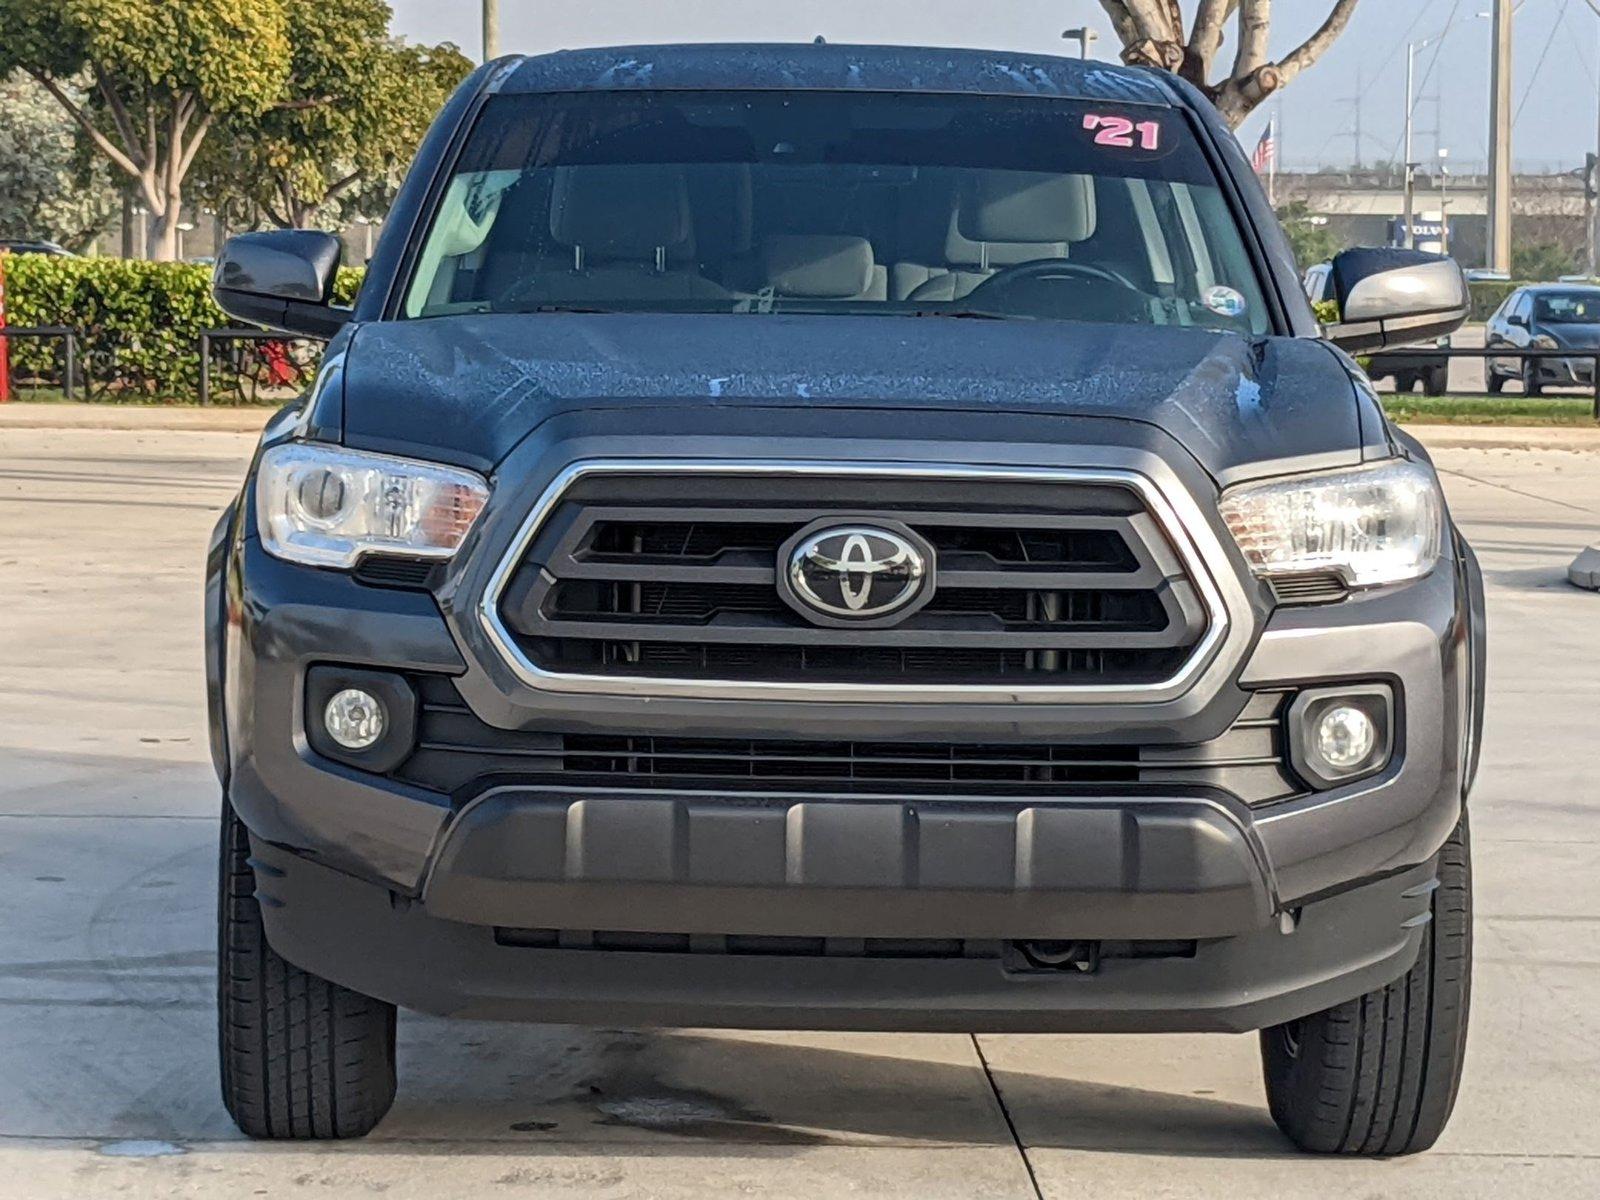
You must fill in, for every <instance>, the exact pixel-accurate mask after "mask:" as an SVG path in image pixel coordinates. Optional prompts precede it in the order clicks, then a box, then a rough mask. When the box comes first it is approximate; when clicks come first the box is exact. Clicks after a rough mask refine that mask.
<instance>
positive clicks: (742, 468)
mask: <svg viewBox="0 0 1600 1200" xmlns="http://www.w3.org/2000/svg"><path fill="white" fill-rule="evenodd" d="M604 474H611V475H643V474H659V475H672V474H718V475H769V476H774V477H786V476H787V477H793V476H830V475H831V476H848V477H868V478H871V477H879V478H897V479H934V480H958V481H959V480H971V481H973V482H975V483H977V482H997V481H1015V482H1025V483H1051V482H1061V483H1074V484H1102V485H1110V486H1117V487H1124V488H1128V489H1130V490H1132V491H1134V492H1135V493H1136V494H1137V495H1138V496H1139V497H1140V499H1141V500H1142V501H1143V503H1144V504H1145V507H1146V508H1147V509H1148V511H1149V512H1150V514H1151V516H1152V517H1153V518H1154V519H1155V521H1156V523H1157V524H1158V525H1159V526H1160V528H1161V530H1162V532H1163V533H1164V534H1165V536H1166V537H1167V539H1168V541H1169V542H1170V543H1171V545H1172V547H1173V549H1174V550H1175V552H1176V553H1177V555H1178V557H1179V558H1180V559H1181V561H1182V563H1183V566H1184V569H1185V571H1186V572H1187V574H1188V577H1189V579H1190V580H1191V581H1192V583H1193V586H1194V588H1195V591H1196V593H1197V594H1198V595H1199V597H1200V600H1201V602H1202V605H1203V606H1204V608H1205V611H1206V615H1207V619H1208V624H1207V628H1206V630H1205V632H1204V634H1203V635H1202V636H1201V638H1200V639H1199V641H1198V642H1197V643H1196V645H1195V647H1194V650H1193V652H1192V653H1191V654H1190V656H1189V657H1188V659H1186V660H1185V662H1184V664H1183V665H1182V667H1181V668H1180V669H1179V670H1178V671H1177V672H1175V673H1174V674H1173V676H1172V677H1171V678H1169V679H1166V680H1162V681H1160V682H1158V683H1139V684H1116V685H1094V684H1072V685H1063V684H1037V685H1032V684H1007V685H991V684H939V685H926V684H903V683H897V684H862V683H856V682H834V681H818V682H796V681H789V682H777V681H771V682H769V681H762V680H735V679H720V680H719V679H674V678H670V677H654V676H639V675H632V676H630V675H586V674H573V673H564V672H558V671H549V670H546V669H544V668H542V667H540V666H539V665H538V664H536V663H535V662H533V661H532V660H531V659H530V658H529V657H528V656H527V655H526V654H525V653H524V652H523V650H522V648H521V647H520V646H519V645H518V644H517V642H516V639H515V638H514V637H513V635H512V633H511V631H510V630H509V629H508V628H507V627H506V625H505V623H504V621H503V619H502V617H501V613H500V606H501V600H502V597H503V596H504V593H505V590H506V588H507V586H508V585H509V584H510V582H511V579H512V577H513V575H514V574H515V573H516V571H517V570H518V568H519V567H520V565H521V563H522V561H523V558H524V556H525V555H526V554H527V552H528V549H529V547H530V546H531V545H532V543H533V541H534V539H535V538H536V537H537V536H538V534H539V531H540V529H541V527H542V526H543V524H544V522H545V520H546V519H547V518H548V517H549V516H550V514H551V513H552V512H553V511H554V510H555V508H556V506H557V505H558V504H559V503H560V502H561V499H562V497H563V496H564V495H565V493H566V492H567V491H568V489H569V488H571V487H572V485H573V484H574V483H575V482H576V481H577V480H579V479H583V478H587V477H589V476H592V475H604ZM1184 499H1185V500H1187V498H1186V497H1185V498H1184ZM1183 507H1185V508H1186V509H1188V510H1189V511H1191V512H1193V511H1194V506H1193V503H1192V501H1188V502H1187V503H1185V504H1184V505H1183ZM1193 524H1194V525H1195V526H1196V527H1197V528H1194V529H1191V527H1190V525H1189V524H1187V523H1185V522H1184V521H1182V520H1180V519H1179V517H1178V504H1177V503H1175V502H1174V499H1173V498H1171V497H1169V496H1168V495H1167V494H1166V493H1165V492H1164V491H1163V490H1162V488H1161V487H1159V486H1158V485H1157V484H1156V482H1155V481H1154V480H1153V479H1151V478H1150V477H1149V476H1147V475H1144V474H1143V473H1141V472H1138V471H1132V470H1127V469H1122V468H1115V467H1086V468H1076V467H1000V466H995V467H988V466H970V465H965V464H941V463H929V464H907V463H893V462H852V461H820V460H781V459H775V460H750V459H746V460H721V459H585V460H581V461H578V462H574V463H571V464H570V465H568V466H567V467H566V468H564V469H563V470H562V471H561V472H560V473H559V474H558V475H556V477H555V478H554V479H553V480H552V481H551V482H550V484H549V486H548V487H546V488H545V490H544V492H543V493H542V494H541V495H540V497H539V499H538V500H537V501H536V502H535V503H534V505H533V507H532V508H531V509H530V511H529V512H528V515H527V517H526V518H525V519H524V520H523V522H522V524H521V526H520V527H519V529H518V531H517V534H516V536H515V537H514V538H513V539H512V541H511V544H510V546H509V547H508V548H507V550H506V552H505V554H504V555H503V556H502V558H501V559H500V561H499V563H498V564H497V565H496V567H495V569H494V571H493V573H492V574H491V576H490V578H489V581H488V584H487V586H486V587H485V588H484V591H483V595H482V596H481V598H480V599H479V601H478V605H477V612H478V620H479V623H480V625H481V626H482V628H483V631H484V633H485V634H486V636H487V637H488V639H489V641H490V643H491V644H492V645H493V646H494V647H495V649H496V651H497V652H498V653H499V655H500V656H501V658H502V659H503V661H504V662H505V664H506V666H507V667H509V669H510V670H511V672H512V673H513V674H514V675H515V676H516V678H517V679H518V680H519V681H520V682H521V683H523V684H525V685H526V686H528V687H530V688H533V689H536V690H538V691H541V692H546V693H556V694H562V693H583V694H593V695H612V696H636V697H663V698H683V699H704V700H769V701H817V702H832V703H885V702H892V703H904V704H923V705H927V704H955V703H960V704H985V703H992V704H1015V703H1029V704H1086V703H1130V704H1131V703H1154V702H1160V701H1165V700H1171V699H1175V698H1176V697H1178V696H1181V695H1183V694H1184V693H1185V692H1187V691H1188V689H1189V688H1190V687H1191V686H1192V685H1193V684H1194V682H1195V680H1196V679H1197V678H1198V677H1199V676H1200V674H1201V673H1202V672H1203V671H1204V670H1205V668H1206V667H1207V666H1208V665H1209V664H1210V662H1211V661H1212V659H1213V658H1214V657H1215V656H1216V654H1217V652H1218V650H1219V649H1220V648H1221V646H1222V645H1223V643H1224V642H1225V641H1226V640H1227V639H1228V637H1229V635H1230V633H1231V632H1233V630H1234V622H1233V620H1232V619H1231V618H1230V615H1229V611H1228V607H1227V605H1226V603H1225V602H1224V600H1223V596H1222V592H1221V590H1220V588H1219V586H1218V583H1217V579H1216V577H1215V576H1214V575H1213V573H1212V569H1211V567H1210V566H1209V565H1208V560H1211V561H1216V560H1218V559H1220V558H1221V548H1220V546H1218V545H1217V543H1216V539H1215V537H1214V535H1212V533H1211V532H1210V530H1209V529H1207V528H1204V527H1203V526H1202V525H1201V523H1200V522H1199V521H1198V520H1196V521H1195V522H1194V523H1193ZM1197 536H1198V537H1199V538H1200V539H1201V540H1202V541H1203V543H1205V544H1204V547H1203V549H1202V546H1201V545H1198V544H1197V542H1196V537H1197Z"/></svg>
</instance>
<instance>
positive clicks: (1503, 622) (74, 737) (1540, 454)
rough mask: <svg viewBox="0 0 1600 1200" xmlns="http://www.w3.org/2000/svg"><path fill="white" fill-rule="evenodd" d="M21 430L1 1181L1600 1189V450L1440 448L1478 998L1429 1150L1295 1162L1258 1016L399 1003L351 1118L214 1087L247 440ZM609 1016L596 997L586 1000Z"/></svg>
mask: <svg viewBox="0 0 1600 1200" xmlns="http://www.w3.org/2000/svg"><path fill="white" fill-rule="evenodd" d="M252 440H253V439H252V438H251V437H249V436H248V435H243V434H237V433H225V432H155V431H150V430H124V431H98V430H86V429H85V430H68V429H25V428H4V429H0V646H3V653H0V913H3V914H4V917H3V919H0V1196H4V1197H6V1198H7V1200H13V1198H14V1200H34V1198H43V1197H79V1198H83V1197H88V1198H98V1197H102V1196H113V1195H115V1196H127V1197H156V1196H169V1195H178V1196H191V1195H192V1196H206V1197H211V1196H235V1195H236V1196H250V1195H271V1196H274V1197H278V1196H351V1195H359V1194H366V1193H369V1192H371V1193H379V1192H381V1193H382V1194H384V1195H385V1196H387V1197H391V1198H409V1197H427V1198H429V1200H436V1198H437V1197H440V1196H465V1195H474V1196H488V1195H494V1196H500V1195H505V1196H521V1195H526V1196H569V1195H571V1196H579V1195H581V1196H586V1197H626V1196H662V1197H678V1196H682V1197H690V1196H693V1197H707V1196H721V1195H759V1196H803V1197H807V1198H808V1200H819V1198H827V1197H833V1196H846V1195H859V1196H871V1197H884V1198H888V1197H899V1196H905V1197H918V1198H920V1200H933V1198H936V1197H991V1196H992V1197H1029V1196H1038V1195H1042V1196H1049V1197H1068V1196H1079V1195H1095V1196H1123V1195H1127V1196H1141V1197H1150V1196H1162V1197H1201V1196H1219V1197H1228V1198H1230V1200H1236V1198H1238V1197H1253V1196H1271V1197H1273V1198H1274V1200H1292V1198H1294V1197H1319V1198H1320V1197H1326V1196H1330V1195H1339V1194H1346V1195H1350V1196H1361V1197H1366V1196H1397V1197H1432V1196H1439V1197H1445V1196H1448V1197H1452V1198H1457V1197H1477V1196H1494V1197H1499V1198H1502V1200H1505V1198H1513V1197H1532V1196H1538V1197H1568V1196H1571V1197H1576V1196H1597V1195H1600V1134H1597V1132H1596V1131H1597V1130H1600V1082H1597V1081H1600V788H1597V787H1596V785H1595V781H1596V772H1597V763H1600V757H1597V755H1596V750H1595V745H1596V738H1595V728H1596V718H1597V713H1600V682H1597V678H1600V652H1597V648H1600V595H1596V594H1593V593H1586V592H1580V591H1578V590H1576V589H1573V588H1571V587H1569V586H1568V585H1567V584H1566V582H1565V572H1566V567H1567V564H1568V562H1569V561H1570V559H1571V558H1572V556H1573V554H1574V553H1575V552H1576V551H1577V550H1578V549H1579V548H1580V547H1581V546H1582V545H1583V544H1585V543H1587V542H1589V541H1591V540H1594V539H1596V538H1600V451H1596V450H1595V449H1586V450H1581V451H1567V450H1561V449H1500V448H1448V449H1442V450H1440V451H1439V452H1438V455H1437V458H1438V461H1439V464H1440V466H1441V467H1442V468H1443V469H1444V470H1445V471H1446V472H1447V486H1448V488H1449V491H1450V495H1451V500H1452V503H1453V505H1454V508H1455V511H1456V513H1457V515H1458V517H1459V518H1460V519H1461V520H1462V521H1463V522H1464V523H1465V525H1466V527H1467V529H1468V531H1469V533H1470V535H1471V536H1472V538H1473V540H1474V541H1475V543H1476V545H1477V548H1478V551H1479V553H1480V555H1481V557H1482V559H1483V562H1484V565H1485V569H1486V573H1487V575H1488V581H1489V607H1490V621H1491V628H1490V639H1491V657H1490V664H1489V671H1490V703H1489V713H1488V735H1487V739H1486V744H1485V751H1484V767H1483V774H1482V776H1481V778H1480V780H1479V784H1478V788H1477V792H1476V794H1475V796H1474V799H1473V822H1474V830H1473V832H1474V837H1475V843H1476V862H1477V870H1478V921H1477V939H1478V942H1477V991H1476V996H1475V999H1474V1011H1473V1028H1472V1036H1471V1043H1470V1050H1469V1055H1468V1068H1467V1079H1466V1083H1465V1085H1464V1088H1463V1091H1462V1097H1461V1103H1460V1105H1459V1107H1458V1109H1457V1112H1456V1119H1455V1122H1454V1124H1453V1125H1452V1126H1451V1129H1450V1131H1449V1133H1448V1134H1447V1135H1446V1138H1445V1140H1444V1141H1443V1142H1442V1143H1441V1144H1440V1146H1439V1148H1438V1149H1437V1150H1436V1151H1434V1152H1433V1153H1431V1154H1428V1155H1424V1156H1422V1157H1419V1158H1415V1159H1409V1160H1404V1161H1395V1162H1382V1163H1370V1162H1345V1161H1327V1160H1318V1159H1313V1158H1305V1157H1300V1156H1297V1155H1295V1154H1292V1153H1290V1152H1289V1151H1288V1149H1287V1146H1286V1144H1285V1143H1284V1142H1283V1141H1282V1140H1281V1139H1280V1138H1279V1136H1278V1135H1277V1133H1276V1131H1275V1129H1274V1128H1273V1125H1272V1123H1271V1121H1270V1119H1269V1118H1268V1116H1267V1112H1266V1108H1265V1105H1264V1102H1263V1099H1262V1096H1261V1089H1260V1084H1259V1081H1258V1068H1257V1062H1256V1043H1255V1039H1254V1038H1253V1037H1209V1038H1206V1037H1151V1038H1140V1039H1119V1038H1088V1037H983V1038H978V1039H973V1038H969V1037H964V1036H942V1035H941V1036H882V1035H833V1034H829V1035H822V1034H805V1033H796V1034H751V1033H715V1032H712V1033H708V1032H681V1033H676V1032H675V1033H637V1032H630V1031H626V1030H613V1029H593V1030H589V1029H582V1030H580V1029H563V1028H552V1027H502V1026H495V1025H479V1024H464V1023H451V1022H444V1021H435V1020H430V1019H426V1018H420V1017H414V1016H409V1015H406V1016H403V1017H402V1019H401V1034H400V1068H401V1094H400V1100H399V1102H398V1104H397V1105H396V1108H395V1110H394V1112H393V1114H392V1115H391V1116H390V1118H389V1119H388V1120H387V1121H386V1122H385V1123H384V1124H383V1126H382V1127H381V1128H380V1129H379V1131H378V1132H377V1133H376V1134H375V1135H374V1136H373V1137H372V1138H370V1139H368V1140H367V1141H365V1142H362V1143H355V1144H345V1145H337V1146H315V1147H296V1146H273V1147H261V1146H256V1145H253V1144H251V1143H248V1142H245V1141H243V1140H242V1139H241V1138H239V1136H238V1135H237V1133H236V1132H234V1130H233V1128H232V1126H231V1124H230V1123H229V1121H228V1118H227V1116H226V1114H225V1113H224V1112H223V1110H222V1107H221V1104H220V1102H219V1099H218V1095H217V1085H216V1079H215V1070H216V1068H215V1029H214V1015H213V1008H212V999H211V997H212V969H213V947H214V938H215V934H214V931H213V923H212V919H213V912H212V910H213V906H214V903H215V899H214V888H215V885H214V882H213V872H214V866H215V842H216V817H217V807H218V793H217V785H216V781H215V778H214V776H213V774H212V770H211V766H210V762H209V760H208V757H207V750H206V736H205V724H204V713H203V709H202V699H203V687H202V673H201V660H200V573H201V566H202V562H201V560H202V556H203V551H204V546H205V538H206V534H207V532H208V531H209V529H210V527H211V524H212V522H213V520H214V519H215V515H216V513H217V512H218V511H219V510H220V509H221V508H222V506H223V505H224V504H225V503H226V501H227V499H228V498H229V496H230V495H231V493H232V492H233V490H234V488H235V487H236V486H237V482H238V479H239V478H240V475H241V473H242V471H243V467H244V462H245V459H246V456H247V455H248V453H249V450H250V446H251V444H252ZM602 1019H603V1015H602Z"/></svg>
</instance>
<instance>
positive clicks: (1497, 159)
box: [1488, 0, 1512, 275]
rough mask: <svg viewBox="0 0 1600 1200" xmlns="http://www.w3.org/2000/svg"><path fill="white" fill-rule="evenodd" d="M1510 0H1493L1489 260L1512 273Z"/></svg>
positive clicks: (1493, 266)
mask: <svg viewBox="0 0 1600 1200" xmlns="http://www.w3.org/2000/svg"><path fill="white" fill-rule="evenodd" d="M1511 8H1512V6H1511V0H1494V13H1493V20H1494V34H1493V41H1492V45H1493V58H1492V69H1491V71H1490V85H1489V104H1490V115H1489V263H1488V265H1489V266H1490V267H1491V268H1492V269H1494V270H1496V271H1504V272H1505V273H1506V274H1507V275H1509V274H1510V273H1511Z"/></svg>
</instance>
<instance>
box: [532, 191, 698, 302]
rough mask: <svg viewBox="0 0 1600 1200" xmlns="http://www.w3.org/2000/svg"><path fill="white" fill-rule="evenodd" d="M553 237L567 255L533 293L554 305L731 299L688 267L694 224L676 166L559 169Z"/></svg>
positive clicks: (553, 194) (550, 268)
mask: <svg viewBox="0 0 1600 1200" xmlns="http://www.w3.org/2000/svg"><path fill="white" fill-rule="evenodd" d="M550 233H551V236H552V238H553V239H554V240H555V242H556V244H557V245H558V246H559V247H561V248H562V249H563V251H564V252H565V253H566V254H567V255H569V256H570V257H569V258H568V259H567V260H566V261H565V262H563V263H551V264H549V265H548V267H547V268H546V269H545V270H543V271H541V272H539V274H538V275H537V276H536V277H535V278H534V279H533V280H532V281H531V286H530V288H529V291H530V292H533V293H535V294H536V295H537V298H538V299H540V300H550V301H552V302H556V303H561V302H567V303H570V302H581V301H585V300H593V301H606V300H614V301H626V300H640V301H650V300H695V299H702V298H703V299H719V298H727V297H728V296H729V293H728V292H727V291H725V290H724V289H723V288H721V287H719V286H718V285H717V284H715V283H713V282H711V281H710V280H709V279H706V278H705V277H704V276H702V275H700V274H699V273H698V272H697V271H695V270H693V269H692V268H688V267H685V266H683V265H681V264H683V263H685V262H690V263H692V262H693V260H694V220H693V213H692V212H691V209H690V206H689V187H688V182H687V180H686V179H685V176H684V172H683V170H682V168H680V167H674V166H625V167H611V166H582V167H558V168H556V172H555V179H554V183H553V185H552V187H551V192H550Z"/></svg>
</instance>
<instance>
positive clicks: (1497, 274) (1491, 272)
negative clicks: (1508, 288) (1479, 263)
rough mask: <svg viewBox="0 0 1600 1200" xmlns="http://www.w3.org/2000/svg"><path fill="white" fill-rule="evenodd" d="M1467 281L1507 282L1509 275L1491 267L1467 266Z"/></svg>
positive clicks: (1509, 278)
mask: <svg viewBox="0 0 1600 1200" xmlns="http://www.w3.org/2000/svg"><path fill="white" fill-rule="evenodd" d="M1466 276H1467V282H1468V283H1509V282H1511V276H1510V275H1508V274H1506V273H1505V272H1504V271H1497V270H1495V269H1494V268H1493V267H1468V268H1467V271H1466Z"/></svg>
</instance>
